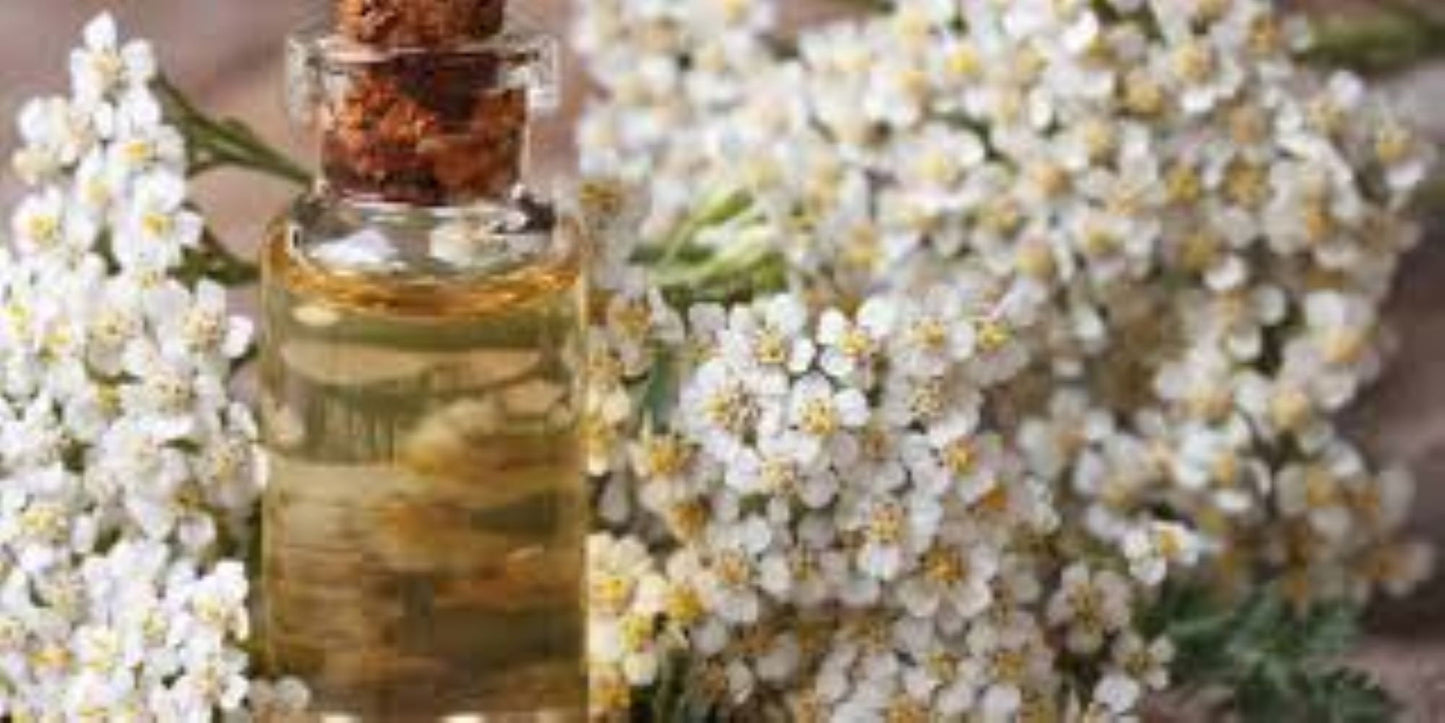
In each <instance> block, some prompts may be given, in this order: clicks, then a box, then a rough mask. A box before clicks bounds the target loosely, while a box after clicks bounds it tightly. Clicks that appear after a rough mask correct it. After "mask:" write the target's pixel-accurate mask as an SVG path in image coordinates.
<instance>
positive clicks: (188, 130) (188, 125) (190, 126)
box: [155, 77, 311, 186]
mask: <svg viewBox="0 0 1445 723" xmlns="http://www.w3.org/2000/svg"><path fill="white" fill-rule="evenodd" d="M155 90H156V94H157V96H159V98H160V100H161V102H162V104H163V105H164V107H165V109H166V115H167V117H168V118H170V120H171V121H172V122H173V123H174V124H175V125H176V126H177V127H178V128H179V129H180V131H181V133H182V134H184V135H185V138H186V145H187V147H188V149H189V151H190V154H191V168H190V174H191V175H192V176H198V175H201V174H203V173H206V172H209V171H212V170H215V169H217V168H222V167H226V166H233V167H238V168H245V169H248V170H252V171H256V172H259V173H263V174H265V175H268V176H272V177H274V178H278V179H281V180H284V181H288V182H291V183H294V184H296V185H299V186H305V185H308V184H310V182H311V173H310V171H308V170H306V168H304V167H303V166H301V165H300V164H299V163H297V162H295V161H294V160H292V159H291V158H290V157H289V156H287V155H286V154H285V153H284V152H282V151H280V150H277V149H276V148H274V147H272V146H271V145H270V144H268V143H266V142H265V141H264V140H262V139H261V138H260V137H259V136H257V135H256V133H255V132H254V131H252V130H251V129H250V128H249V127H247V126H246V125H245V124H244V123H241V122H239V121H236V120H216V119H214V118H212V117H211V116H209V115H207V114H206V113H205V112H203V111H201V110H200V109H198V108H196V106H195V104H193V103H192V102H191V101H190V99H189V98H187V97H186V94H185V93H183V92H182V91H181V90H180V89H179V88H177V87H176V85H175V84H174V83H172V82H171V80H170V79H169V78H166V77H161V78H160V79H159V80H157V81H156V84H155Z"/></svg>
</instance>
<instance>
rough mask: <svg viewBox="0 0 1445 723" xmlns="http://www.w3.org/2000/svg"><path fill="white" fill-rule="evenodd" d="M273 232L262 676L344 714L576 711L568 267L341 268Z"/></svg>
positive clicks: (579, 704) (407, 716) (510, 716)
mask: <svg viewBox="0 0 1445 723" xmlns="http://www.w3.org/2000/svg"><path fill="white" fill-rule="evenodd" d="M291 235H292V234H291V233H290V232H288V230H287V229H286V224H281V225H280V227H278V229H277V230H276V231H275V232H273V237H272V238H271V239H270V240H269V242H268V245H267V249H266V251H265V269H266V273H265V277H266V278H265V283H264V285H263V292H262V297H263V298H262V304H263V307H264V309H263V313H264V315H265V317H266V329H267V334H268V337H267V340H266V343H265V345H264V349H265V351H264V353H263V358H262V372H261V373H262V386H263V419H264V422H265V424H264V426H265V436H266V442H267V447H268V465H269V468H268V475H267V477H268V482H267V489H266V493H265V497H264V500H265V501H264V505H263V517H264V519H263V525H264V526H263V535H262V539H263V542H262V558H263V559H262V570H263V573H262V574H263V576H264V582H263V588H264V590H263V593H264V603H263V604H264V608H265V626H266V630H265V631H264V632H265V635H264V639H265V640H266V643H265V645H266V648H267V651H266V652H267V654H268V659H269V660H268V662H269V663H270V665H271V666H272V668H273V669H274V670H276V671H278V672H282V673H286V674H292V675H298V676H300V677H301V678H302V679H303V680H305V681H306V682H307V683H308V685H309V686H310V687H311V689H312V693H313V700H314V702H315V706H314V707H315V708H316V709H317V710H318V712H320V713H322V714H326V715H332V716H337V719H342V720H364V721H373V720H384V721H427V720H488V721H491V720H514V719H516V720H536V719H542V718H545V719H547V720H558V719H561V720H572V719H580V718H581V712H582V711H583V710H585V696H586V683H585V670H584V665H585V662H584V661H585V658H584V654H583V650H582V647H583V639H584V632H583V625H584V619H585V616H584V611H583V598H584V591H583V582H582V581H583V574H584V571H583V565H584V552H583V551H584V546H585V535H586V526H587V522H586V515H585V510H586V499H585V490H584V486H583V485H584V473H583V469H582V465H583V459H582V453H581V444H580V436H579V431H578V411H579V406H580V398H579V395H580V393H581V392H580V376H581V371H580V370H581V364H580V362H579V358H580V356H581V354H582V351H581V334H582V328H583V324H582V320H581V314H582V311H581V309H582V303H583V302H582V296H583V290H582V288H581V284H580V283H579V278H578V277H579V267H578V263H577V262H576V260H575V259H573V260H567V261H560V262H556V263H538V264H527V265H521V266H518V267H517V268H515V269H511V270H506V271H502V272H497V273H492V274H489V275H487V276H486V277H485V278H480V279H477V280H474V281H466V282H459V281H456V280H447V281H444V282H436V281H435V280H427V279H424V278H410V277H408V278H390V277H385V276H375V275H368V274H339V273H335V272H332V271H325V270H320V269H318V268H316V267H314V266H312V265H310V264H308V263H307V261H306V259H305V258H304V256H303V255H302V254H301V253H300V252H299V251H298V250H297V249H296V248H295V244H294V239H292V238H290V236H291ZM542 712H551V713H550V714H548V715H544V716H538V715H537V714H538V713H542ZM559 712H560V713H559Z"/></svg>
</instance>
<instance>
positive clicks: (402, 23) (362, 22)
mask: <svg viewBox="0 0 1445 723" xmlns="http://www.w3.org/2000/svg"><path fill="white" fill-rule="evenodd" d="M506 5H507V3H506V0H337V5H336V19H337V25H338V26H339V29H340V31H341V34H342V35H345V36H346V37H348V38H351V39H352V40H355V41H356V42H358V43H365V44H367V45H375V46H378V47H438V46H444V45H449V44H454V43H459V42H466V41H472V40H483V39H486V38H489V37H491V36H493V35H495V34H496V33H497V31H499V30H501V28H502V18H503V16H504V14H505V12H506Z"/></svg>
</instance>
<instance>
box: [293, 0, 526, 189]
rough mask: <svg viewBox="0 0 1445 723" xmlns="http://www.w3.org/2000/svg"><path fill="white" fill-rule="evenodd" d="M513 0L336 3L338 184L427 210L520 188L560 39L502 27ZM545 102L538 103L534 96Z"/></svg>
mask: <svg viewBox="0 0 1445 723" xmlns="http://www.w3.org/2000/svg"><path fill="white" fill-rule="evenodd" d="M504 11H505V0H336V18H337V24H338V31H339V32H338V33H336V34H334V35H328V36H326V37H324V38H322V39H320V40H319V41H317V42H316V43H312V44H310V45H309V46H306V50H307V51H308V52H309V57H308V58H307V61H308V64H309V65H308V71H310V72H319V75H320V76H321V77H320V83H319V84H318V85H319V89H318V90H317V93H316V94H317V95H318V96H319V97H317V98H314V99H311V100H312V101H313V102H319V105H320V113H319V114H317V115H318V116H319V117H318V120H319V123H320V126H321V128H320V130H321V165H322V170H323V173H324V174H325V183H326V185H327V187H328V188H329V189H330V190H332V191H334V192H336V193H339V194H341V195H343V196H345V197H348V198H360V199H364V200H375V201H383V202H390V203H408V204H417V205H425V206H446V205H460V204H466V203H469V202H472V201H476V200H479V199H485V198H499V197H504V196H506V195H508V194H510V193H511V192H512V191H513V190H515V188H516V187H517V186H518V184H519V183H520V182H521V175H522V170H523V165H524V158H525V150H526V137H527V126H528V121H529V120H530V113H529V94H531V93H534V92H535V91H537V90H538V89H537V88H536V87H534V86H536V85H537V84H538V83H537V81H538V79H539V78H544V79H547V78H546V76H547V75H548V72H547V71H546V70H545V69H542V70H541V71H540V72H539V70H538V69H539V67H541V66H545V65H546V64H547V61H549V60H553V59H552V58H551V57H550V56H549V53H548V49H549V48H550V46H546V45H542V44H538V43H535V42H529V40H531V39H529V38H528V37H527V36H518V35H513V34H509V33H508V32H506V31H505V30H504V29H503V25H504V23H503V14H504ZM534 104H535V103H534Z"/></svg>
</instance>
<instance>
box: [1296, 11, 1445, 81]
mask: <svg viewBox="0 0 1445 723" xmlns="http://www.w3.org/2000/svg"><path fill="white" fill-rule="evenodd" d="M1379 5H1380V9H1379V10H1378V11H1376V12H1372V13H1365V14H1343V13H1342V14H1339V15H1332V16H1320V17H1317V18H1316V20H1315V23H1316V29H1315V41H1314V43H1313V45H1312V46H1311V47H1310V49H1309V51H1308V52H1306V53H1305V59H1306V60H1309V61H1311V62H1315V63H1319V64H1321V65H1326V66H1339V67H1347V68H1351V69H1354V70H1357V71H1359V72H1362V73H1370V74H1387V73H1392V72H1398V71H1401V70H1405V69H1407V68H1409V67H1411V66H1412V65H1415V64H1417V63H1419V62H1421V61H1424V60H1429V59H1432V58H1440V57H1445V20H1442V19H1441V18H1440V17H1438V16H1436V15H1434V14H1432V13H1429V12H1426V11H1424V10H1423V9H1421V8H1419V7H1416V6H1414V5H1412V4H1411V3H1408V2H1401V1H1400V0H1391V1H1387V2H1381V3H1379Z"/></svg>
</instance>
